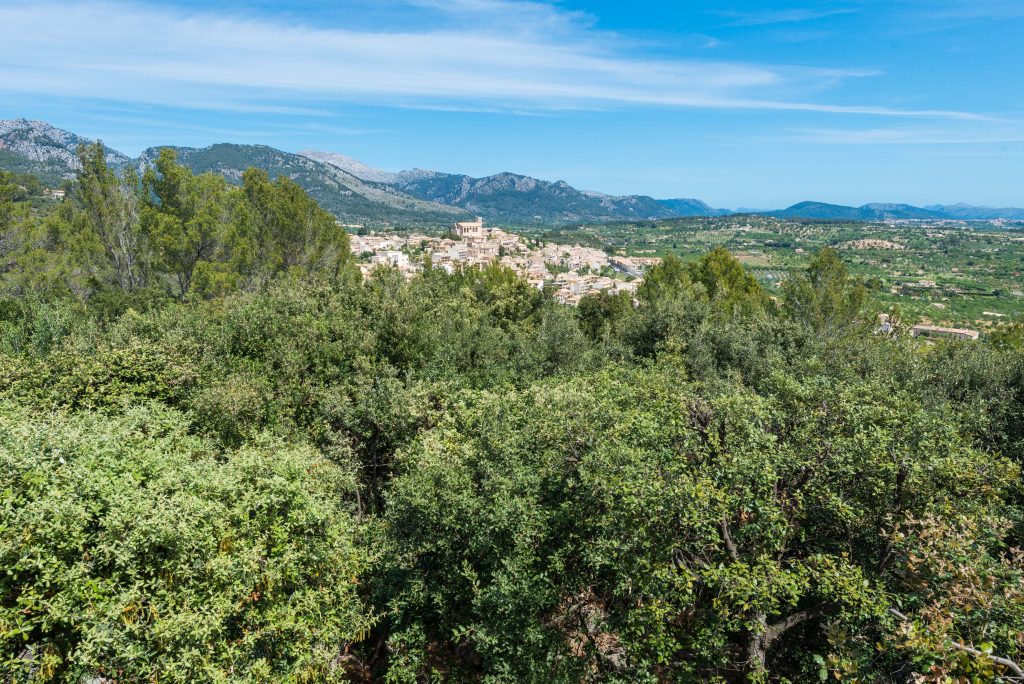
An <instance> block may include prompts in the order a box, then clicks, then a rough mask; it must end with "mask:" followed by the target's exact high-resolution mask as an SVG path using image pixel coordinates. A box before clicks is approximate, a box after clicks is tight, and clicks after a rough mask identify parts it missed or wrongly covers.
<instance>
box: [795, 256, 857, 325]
mask: <svg viewBox="0 0 1024 684" xmlns="http://www.w3.org/2000/svg"><path fill="white" fill-rule="evenodd" d="M865 303H866V291H865V288H864V285H863V284H862V283H860V282H858V281H856V280H855V279H853V278H851V277H850V273H849V271H848V270H847V268H846V264H844V263H843V261H842V259H840V258H839V254H838V253H837V252H836V251H835V250H834V249H832V248H831V247H825V248H823V249H822V250H821V251H820V252H818V253H817V254H816V255H815V256H814V258H813V259H811V263H810V264H808V266H807V269H806V270H805V271H804V272H802V273H799V274H797V275H795V276H793V277H791V278H790V279H788V280H787V281H786V282H785V283H783V309H784V311H785V312H786V313H787V314H788V316H789V317H790V319H791V320H793V321H795V322H797V323H800V324H802V325H805V326H807V327H809V328H811V329H813V330H815V331H816V332H818V333H821V334H830V333H848V332H851V331H853V330H861V331H863V329H864V326H865V325H866V324H867V323H869V321H867V322H866V321H865V320H864V317H863V315H862V314H863V309H864V305H865Z"/></svg>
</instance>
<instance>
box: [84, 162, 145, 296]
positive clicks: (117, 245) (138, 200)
mask: <svg viewBox="0 0 1024 684" xmlns="http://www.w3.org/2000/svg"><path fill="white" fill-rule="evenodd" d="M78 161H79V163H80V164H81V169H80V170H79V172H78V176H77V181H76V183H75V186H74V187H75V192H74V205H73V206H74V210H73V214H72V215H71V219H70V224H71V234H70V236H69V240H70V247H71V249H72V251H73V253H74V254H75V255H76V257H77V259H78V260H80V261H81V262H83V265H84V266H85V268H86V269H87V270H88V272H89V274H90V276H91V278H92V280H93V282H94V283H95V284H96V286H98V287H105V286H110V285H113V286H116V287H118V288H119V289H121V290H124V291H129V292H130V291H132V290H139V289H142V288H145V287H147V286H148V285H149V284H150V276H151V275H152V268H153V263H154V261H155V255H154V249H153V244H152V241H151V239H150V235H149V233H148V231H147V230H146V227H145V226H144V225H143V224H142V222H141V221H140V213H141V210H142V206H143V190H142V188H141V184H140V182H139V178H138V175H137V174H136V173H135V172H134V171H132V170H130V169H129V170H127V171H125V172H124V176H123V177H118V175H117V174H116V173H115V172H114V171H113V170H112V169H111V168H110V167H109V166H107V161H106V150H105V148H104V147H103V143H96V144H94V145H87V146H83V147H81V148H79V150H78Z"/></svg>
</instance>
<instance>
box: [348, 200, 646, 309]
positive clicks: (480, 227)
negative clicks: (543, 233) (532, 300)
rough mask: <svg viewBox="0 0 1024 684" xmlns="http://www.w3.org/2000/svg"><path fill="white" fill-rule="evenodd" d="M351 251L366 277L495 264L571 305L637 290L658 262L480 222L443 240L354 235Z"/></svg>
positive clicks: (467, 224)
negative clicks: (386, 269) (390, 270)
mask: <svg viewBox="0 0 1024 684" xmlns="http://www.w3.org/2000/svg"><path fill="white" fill-rule="evenodd" d="M349 228H352V227H351V226H350V227H349ZM351 247H352V252H353V253H354V254H356V255H357V256H358V257H359V260H360V269H361V270H362V273H363V276H364V277H369V275H370V274H371V273H372V272H373V269H374V268H376V267H378V266H381V265H386V266H391V267H394V268H397V269H398V270H399V271H401V272H402V273H403V274H404V275H406V277H409V276H412V275H413V274H414V273H417V272H419V271H421V270H422V269H423V268H426V267H427V265H428V264H429V265H430V267H431V268H443V269H444V270H446V271H448V272H449V273H452V272H454V271H455V270H456V269H457V268H460V267H467V266H487V265H488V264H492V263H499V264H501V265H502V266H507V267H508V268H510V269H512V270H513V271H515V272H516V273H517V274H519V275H520V276H521V277H523V278H524V279H525V280H526V281H527V282H529V283H530V285H532V286H533V287H536V288H537V289H544V287H545V286H550V287H551V288H552V289H553V296H554V298H555V299H557V300H558V301H560V302H562V303H564V304H570V305H576V304H578V303H579V301H580V299H581V298H582V297H584V296H585V295H586V294H588V293H590V292H596V291H598V290H604V291H607V292H609V293H613V294H614V293H619V292H629V293H632V292H635V291H636V288H637V287H639V285H640V283H642V282H643V273H644V271H645V270H646V269H647V268H649V267H650V266H652V265H654V264H657V263H660V261H661V259H660V258H658V257H650V258H640V257H632V258H630V257H624V256H616V255H610V254H608V253H607V252H605V251H603V250H600V249H595V248H593V247H583V246H580V245H565V244H555V243H551V242H547V243H545V242H543V241H541V240H537V239H532V238H528V237H524V236H521V235H517V234H515V233H509V232H506V231H504V230H501V229H499V228H490V227H486V226H484V221H483V219H480V218H478V219H477V220H476V221H468V222H460V223H456V224H454V225H453V226H452V228H451V230H450V231H449V233H448V234H447V235H445V236H442V237H438V236H436V235H420V234H402V235H397V234H382V235H358V234H353V235H352V236H351Z"/></svg>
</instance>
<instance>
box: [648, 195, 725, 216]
mask: <svg viewBox="0 0 1024 684" xmlns="http://www.w3.org/2000/svg"><path fill="white" fill-rule="evenodd" d="M658 203H659V204H661V205H662V206H664V207H665V208H667V209H669V210H670V211H672V212H674V213H675V214H676V215H677V216H726V215H728V214H731V213H732V212H731V211H729V210H728V209H715V208H714V207H712V206H711V205H710V204H708V203H707V202H704V201H702V200H699V199H693V198H680V199H663V200H658Z"/></svg>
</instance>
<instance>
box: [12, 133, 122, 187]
mask: <svg viewBox="0 0 1024 684" xmlns="http://www.w3.org/2000/svg"><path fill="white" fill-rule="evenodd" d="M92 142H94V141H93V140H90V139H89V138H84V137H82V136H80V135H76V134H75V133H71V132H69V131H65V130H62V129H60V128H56V127H54V126H51V125H50V124H48V123H46V122H45V121H29V120H28V119H4V120H0V168H2V169H5V170H7V171H14V172H15V173H31V174H34V175H36V176H39V178H40V179H41V180H43V182H45V183H46V184H48V185H51V186H57V185H60V184H61V183H62V182H63V181H64V180H65V179H68V178H72V177H74V175H75V171H77V170H78V157H77V156H75V152H76V151H77V150H78V147H79V146H80V145H87V144H90V143H92ZM107 161H108V162H109V163H110V164H112V165H120V164H124V163H127V162H128V161H129V159H128V157H127V156H125V155H123V154H121V153H120V152H118V151H117V150H113V149H108V150H107Z"/></svg>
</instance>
